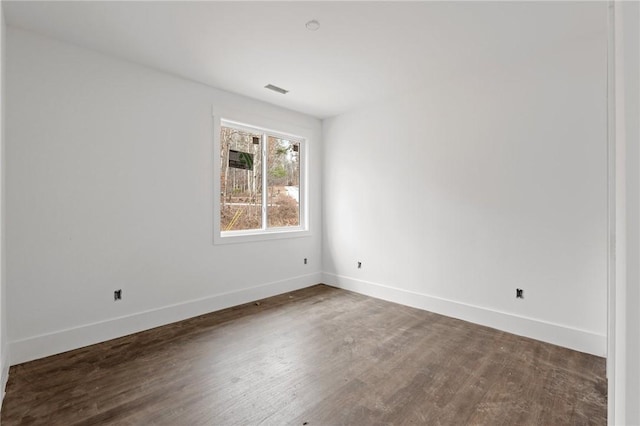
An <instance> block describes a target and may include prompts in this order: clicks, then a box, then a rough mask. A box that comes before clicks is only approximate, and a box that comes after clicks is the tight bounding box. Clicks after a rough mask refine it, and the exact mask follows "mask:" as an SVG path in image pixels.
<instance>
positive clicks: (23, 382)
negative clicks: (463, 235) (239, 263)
mask: <svg viewBox="0 0 640 426" xmlns="http://www.w3.org/2000/svg"><path fill="white" fill-rule="evenodd" d="M606 389H607V386H606V379H605V360H604V359H602V358H598V357H595V356H591V355H587V354H583V353H579V352H575V351H571V350H568V349H564V348H560V347H557V346H553V345H549V344H545V343H541V342H538V341H535V340H531V339H526V338H522V337H517V336H514V335H511V334H508V333H504V332H500V331H497V330H493V329H490V328H486V327H481V326H478V325H473V324H470V323H467V322H464V321H459V320H455V319H452V318H447V317H444V316H440V315H436V314H433V313H429V312H424V311H420V310H417V309H412V308H408V307H405V306H401V305H396V304H393V303H389V302H385V301H381V300H377V299H372V298H369V297H366V296H362V295H358V294H355V293H351V292H347V291H344V290H339V289H334V288H331V287H327V286H323V285H318V286H314V287H311V288H308V289H304V290H299V291H296V292H293V293H289V294H284V295H280V296H276V297H272V298H269V299H265V300H263V301H261V302H260V303H252V304H247V305H242V306H238V307H235V308H230V309H226V310H224V311H220V312H216V313H212V314H208V315H204V316H200V317H197V318H193V319H190V320H186V321H182V322H179V323H175V324H171V325H168V326H165V327H160V328H156V329H153V330H149V331H146V332H142V333H138V334H134V335H131V336H127V337H123V338H120V339H116V340H112V341H108V342H105V343H101V344H98V345H93V346H89V347H86V348H82V349H78V350H75V351H71V352H67V353H64V354H60V355H56V356H52V357H48V358H45V359H41V360H37V361H33V362H29V363H25V364H21V365H16V366H13V367H11V370H10V375H9V383H8V386H7V394H6V397H5V399H4V405H3V408H2V425H3V426H10V425H31V424H39V425H101V424H115V425H174V426H175V425H300V426H302V425H308V426H320V425H376V424H394V425H409V424H414V425H417V424H427V425H467V424H474V425H582V424H584V425H587V424H593V425H604V424H606V418H607V413H606V406H607V397H606Z"/></svg>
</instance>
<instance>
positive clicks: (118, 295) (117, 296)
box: [113, 290, 122, 302]
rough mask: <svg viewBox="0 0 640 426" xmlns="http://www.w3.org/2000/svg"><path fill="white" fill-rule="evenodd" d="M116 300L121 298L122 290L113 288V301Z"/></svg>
mask: <svg viewBox="0 0 640 426" xmlns="http://www.w3.org/2000/svg"><path fill="white" fill-rule="evenodd" d="M118 300H122V290H115V291H114V292H113V301H114V302H117V301H118Z"/></svg>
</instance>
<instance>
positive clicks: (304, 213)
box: [213, 116, 311, 245]
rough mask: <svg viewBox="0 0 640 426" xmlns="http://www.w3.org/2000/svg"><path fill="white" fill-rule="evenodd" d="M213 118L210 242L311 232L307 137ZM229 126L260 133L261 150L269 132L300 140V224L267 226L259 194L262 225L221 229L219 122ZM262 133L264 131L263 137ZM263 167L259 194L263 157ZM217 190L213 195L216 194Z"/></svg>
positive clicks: (282, 236)
mask: <svg viewBox="0 0 640 426" xmlns="http://www.w3.org/2000/svg"><path fill="white" fill-rule="evenodd" d="M213 118H214V121H213V124H214V125H213V131H214V133H213V159H214V163H213V195H214V197H213V243H214V244H216V245H217V244H230V243H240V242H254V241H264V240H274V239H282V238H298V237H306V236H309V235H311V232H310V230H309V195H308V193H309V191H308V188H309V185H308V173H309V172H308V168H309V165H308V155H307V150H308V146H307V144H308V138H307V137H305V136H299V135H295V134H292V133H289V132H283V131H278V130H272V129H270V128H268V127H266V126H265V127H263V126H260V125H259V124H253V125H252V124H247V123H243V122H241V121H236V120H232V119H228V118H222V117H220V116H214V117H213ZM225 125H227V126H231V127H234V128H236V129H239V130H244V131H248V132H258V133H260V134H262V135H263V136H262V137H263V144H262V147H263V150H262V151H263V153H264V152H266V143H267V139H268V136H273V137H276V138H281V139H288V140H294V141H296V142H298V143H299V144H300V154H299V155H300V157H299V161H300V190H299V197H298V208H299V214H300V225H299V226H291V227H278V228H268V227H267V225H268V222H267V217H266V215H267V207H266V204H265V203H264V198H263V213H262V214H263V227H262V229H247V230H237V231H223V230H222V229H221V226H220V195H219V194H220V191H221V185H220V173H221V170H220V149H221V140H220V131H221V129H222V127H223V126H225ZM265 135H267V136H266V137H265ZM262 167H263V174H264V178H263V180H262V181H263V194H262V195H263V197H264V194H265V192H266V191H267V185H268V184H267V178H266V172H265V170H266V168H267V164H266V161H263V162H262ZM216 194H217V195H216Z"/></svg>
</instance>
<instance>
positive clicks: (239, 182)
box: [220, 126, 262, 231]
mask: <svg viewBox="0 0 640 426" xmlns="http://www.w3.org/2000/svg"><path fill="white" fill-rule="evenodd" d="M261 146H262V138H261V136H260V134H256V133H249V132H245V131H242V130H238V129H234V128H231V127H225V126H223V127H222V130H221V132H220V161H221V167H220V171H221V173H220V229H221V230H222V231H237V230H241V229H262V155H261Z"/></svg>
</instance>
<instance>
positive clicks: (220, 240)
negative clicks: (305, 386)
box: [213, 228, 311, 245]
mask: <svg viewBox="0 0 640 426" xmlns="http://www.w3.org/2000/svg"><path fill="white" fill-rule="evenodd" d="M310 235H311V232H310V231H309V230H305V229H300V228H295V229H283V228H277V229H272V230H269V231H264V230H258V231H225V232H220V233H216V234H215V235H214V238H213V243H214V244H216V245H217V244H236V243H250V242H256V241H269V240H280V239H286V238H301V237H308V236H310Z"/></svg>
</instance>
